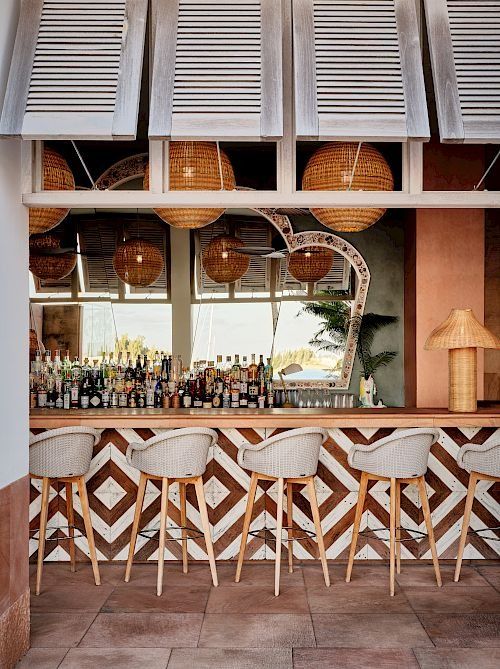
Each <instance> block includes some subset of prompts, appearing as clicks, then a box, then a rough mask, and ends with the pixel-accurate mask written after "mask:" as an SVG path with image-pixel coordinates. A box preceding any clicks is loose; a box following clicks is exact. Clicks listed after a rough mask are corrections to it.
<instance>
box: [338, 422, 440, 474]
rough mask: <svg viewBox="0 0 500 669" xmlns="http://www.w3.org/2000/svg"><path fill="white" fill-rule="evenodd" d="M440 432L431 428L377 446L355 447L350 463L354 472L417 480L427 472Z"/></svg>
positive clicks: (403, 432)
mask: <svg viewBox="0 0 500 669" xmlns="http://www.w3.org/2000/svg"><path fill="white" fill-rule="evenodd" d="M438 438H439V431H438V430H433V429H430V428H415V429H411V430H400V431H397V432H394V434H391V435H390V436H388V437H384V438H383V439H379V440H378V441H375V442H374V443H373V444H354V445H353V446H352V447H351V450H350V451H349V455H348V458H347V459H348V462H349V465H350V466H351V467H353V468H354V469H359V470H361V471H363V472H366V473H368V474H374V475H375V476H382V477H384V478H401V479H408V478H416V477H417V476H423V475H424V474H425V472H426V471H427V461H428V459H429V451H430V449H431V446H432V444H434V443H435V442H436V441H437V440H438Z"/></svg>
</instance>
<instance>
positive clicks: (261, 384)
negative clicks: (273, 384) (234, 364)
mask: <svg viewBox="0 0 500 669" xmlns="http://www.w3.org/2000/svg"><path fill="white" fill-rule="evenodd" d="M264 369H265V365H264V356H263V355H261V356H260V359H259V364H258V365H257V382H258V384H259V391H261V390H262V389H263V387H264Z"/></svg>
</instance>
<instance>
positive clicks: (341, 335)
mask: <svg viewBox="0 0 500 669" xmlns="http://www.w3.org/2000/svg"><path fill="white" fill-rule="evenodd" d="M323 294H324V295H327V296H329V297H330V296H332V295H333V294H334V293H333V291H330V290H326V291H323ZM302 311H303V312H304V313H307V314H310V315H312V316H316V317H317V318H321V319H322V321H323V322H322V324H321V327H320V329H319V330H318V331H317V332H316V334H315V335H314V337H313V338H312V339H311V341H310V342H309V343H310V344H311V346H315V347H316V348H318V349H319V350H320V351H329V352H333V353H338V352H340V351H341V350H343V349H344V348H345V345H346V342H347V337H348V334H349V329H350V328H351V326H352V329H353V334H354V337H355V340H356V343H357V347H356V353H357V356H358V358H359V361H360V363H361V367H362V369H363V375H364V377H365V378H366V379H367V378H368V377H369V376H373V374H375V371H376V370H377V369H378V368H379V367H385V366H386V365H388V364H389V363H390V362H391V361H392V360H394V358H395V357H396V356H397V351H382V352H381V353H377V354H375V355H372V352H371V349H372V345H373V341H374V339H375V335H376V333H377V332H378V331H379V330H380V329H381V328H384V327H386V326H388V325H392V324H393V323H397V321H398V318H397V316H385V315H384V314H374V313H368V314H363V316H351V309H350V306H349V303H348V302H343V301H338V300H337V301H333V302H322V301H318V302H307V303H305V304H304V305H303V309H302Z"/></svg>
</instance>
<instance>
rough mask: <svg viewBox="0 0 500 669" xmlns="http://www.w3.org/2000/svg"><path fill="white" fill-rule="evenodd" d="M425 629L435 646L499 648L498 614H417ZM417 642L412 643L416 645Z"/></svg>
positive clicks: (499, 622) (499, 624) (499, 623)
mask: <svg viewBox="0 0 500 669" xmlns="http://www.w3.org/2000/svg"><path fill="white" fill-rule="evenodd" d="M419 618H420V621H421V622H422V625H423V626H424V628H425V631H426V632H427V634H428V635H429V636H430V638H431V639H432V641H433V643H434V644H435V645H436V646H447V647H452V648H453V647H455V648H467V647H468V648H488V647H492V648H493V647H495V648H500V614H498V613H483V614H480V613H473V614H470V615H445V614H443V613H436V614H430V613H423V614H419ZM418 645H419V644H414V646H415V647H417V646H418Z"/></svg>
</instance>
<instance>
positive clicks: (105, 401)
mask: <svg viewBox="0 0 500 669" xmlns="http://www.w3.org/2000/svg"><path fill="white" fill-rule="evenodd" d="M110 381H111V379H110V378H109V377H108V378H107V379H104V386H103V388H102V391H101V402H102V408H103V409H109V405H110V392H109V388H110Z"/></svg>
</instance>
